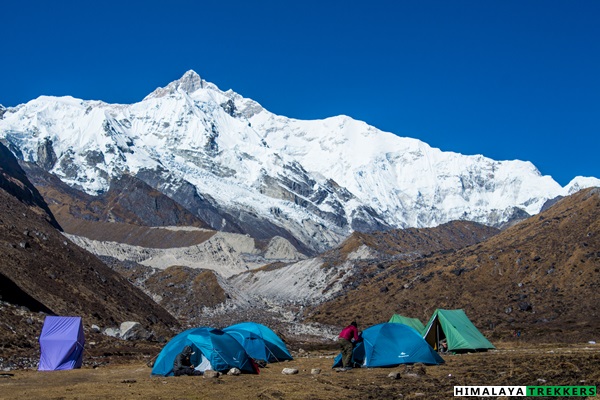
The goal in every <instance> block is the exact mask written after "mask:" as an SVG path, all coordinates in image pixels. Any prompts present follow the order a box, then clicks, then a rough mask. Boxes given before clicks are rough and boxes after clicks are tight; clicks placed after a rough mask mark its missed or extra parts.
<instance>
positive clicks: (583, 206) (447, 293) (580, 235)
mask: <svg viewBox="0 0 600 400" xmlns="http://www.w3.org/2000/svg"><path fill="white" fill-rule="evenodd" d="M384 267H385V268H382V266H381V265H380V266H379V267H377V266H367V267H366V269H365V272H364V276H366V277H367V278H368V279H366V280H365V281H364V282H363V283H362V284H361V285H358V287H357V288H356V289H355V290H351V291H349V292H348V293H347V294H346V295H344V296H343V297H339V298H337V299H335V300H333V301H331V302H328V303H325V304H322V305H320V306H318V307H316V308H315V309H314V310H313V311H312V315H311V317H310V319H312V320H316V321H321V322H326V323H336V324H340V325H341V324H344V323H347V321H349V320H351V319H353V318H358V319H359V321H360V322H361V325H362V326H363V327H366V326H368V325H371V324H375V323H379V322H384V321H387V320H388V319H389V318H390V316H391V315H392V314H393V313H400V314H403V315H406V316H409V317H418V318H420V319H421V320H422V321H423V322H425V323H426V322H427V320H428V319H429V317H430V316H431V314H432V312H433V311H434V310H435V309H436V308H446V309H454V308H462V309H465V311H466V313H467V315H468V316H469V317H470V318H471V320H472V321H473V322H474V323H475V324H476V326H478V327H479V328H480V329H482V330H483V331H484V333H486V334H487V335H488V336H489V337H491V338H492V339H494V338H500V337H510V336H511V334H512V332H513V331H514V330H521V331H522V332H523V333H524V337H526V338H530V339H532V340H554V339H556V340H563V341H564V340H572V341H576V340H589V339H592V338H593V339H597V337H596V336H597V333H598V331H599V328H600V319H599V318H598V316H599V312H600V310H599V306H600V304H599V300H600V294H599V293H600V292H599V290H598V289H599V286H600V189H598V188H592V189H587V190H584V191H581V192H579V193H577V194H575V195H573V196H570V197H567V198H565V199H562V200H561V201H559V202H558V203H557V204H556V205H554V206H553V207H551V208H550V209H548V210H546V211H544V212H542V213H540V214H539V215H536V216H534V217H531V218H529V219H527V220H526V221H523V222H521V223H519V224H517V225H515V226H513V227H511V228H509V229H507V230H506V231H504V232H502V233H500V234H498V235H496V236H494V237H491V238H490V239H488V240H487V241H485V242H482V243H479V244H476V245H472V246H469V247H467V248H465V249H462V250H459V251H457V252H453V253H448V254H434V255H432V256H430V257H428V258H425V259H421V260H418V261H414V260H413V261H402V260H398V261H395V262H393V263H390V264H386V265H385V266H384Z"/></svg>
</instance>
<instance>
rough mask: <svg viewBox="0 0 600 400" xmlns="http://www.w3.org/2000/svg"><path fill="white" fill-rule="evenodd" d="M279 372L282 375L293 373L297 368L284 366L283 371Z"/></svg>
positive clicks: (296, 371)
mask: <svg viewBox="0 0 600 400" xmlns="http://www.w3.org/2000/svg"><path fill="white" fill-rule="evenodd" d="M281 373H282V374H283V375H295V374H297V373H298V369H296V368H284V369H283V371H281Z"/></svg>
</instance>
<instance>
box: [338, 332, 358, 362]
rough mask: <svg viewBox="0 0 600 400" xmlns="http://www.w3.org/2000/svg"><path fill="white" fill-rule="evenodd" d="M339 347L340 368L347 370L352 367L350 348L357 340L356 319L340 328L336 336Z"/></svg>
mask: <svg viewBox="0 0 600 400" xmlns="http://www.w3.org/2000/svg"><path fill="white" fill-rule="evenodd" d="M338 342H339V343H340V349H341V350H342V369H343V370H345V371H348V370H350V369H352V367H351V366H350V362H351V361H352V349H353V348H354V343H356V342H358V328H357V325H356V321H352V323H350V325H348V326H347V327H345V328H344V329H342V331H341V332H340V336H339V337H338Z"/></svg>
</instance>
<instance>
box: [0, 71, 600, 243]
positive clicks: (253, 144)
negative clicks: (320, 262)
mask: <svg viewBox="0 0 600 400" xmlns="http://www.w3.org/2000/svg"><path fill="white" fill-rule="evenodd" d="M0 114H2V109H0ZM0 140H2V141H3V142H4V143H6V144H7V145H8V146H9V148H10V149H11V150H12V151H13V153H15V154H16V155H18V157H19V158H21V159H23V160H25V161H28V162H32V163H35V164H37V165H39V166H41V167H42V168H44V169H45V170H47V171H49V172H51V173H53V174H55V175H57V176H58V177H60V178H61V180H63V181H64V182H66V183H67V184H69V185H71V186H72V187H76V188H78V189H80V190H83V191H85V192H87V193H90V194H101V193H103V192H105V191H106V190H107V189H108V187H109V185H110V182H111V181H112V180H113V179H118V178H119V177H120V176H122V175H123V174H130V175H132V176H135V177H137V178H138V179H140V180H142V181H144V182H146V183H147V184H149V185H150V186H152V187H153V188H155V189H157V190H159V191H161V192H162V193H164V194H166V195H167V196H169V197H171V198H172V199H173V200H175V201H176V202H178V203H179V204H182V205H183V206H184V207H186V208H187V209H188V210H190V211H192V212H193V213H195V214H196V215H198V216H200V217H201V218H202V219H203V220H205V221H207V223H209V224H210V226H211V227H213V228H214V229H217V230H226V229H230V231H232V232H238V233H248V234H251V235H252V236H253V237H255V238H258V239H271V238H272V237H275V236H281V237H285V238H286V239H288V241H290V243H294V244H295V245H298V246H299V247H298V248H300V247H303V248H304V249H309V250H314V251H316V250H318V251H322V250H325V249H327V248H329V247H331V246H332V245H336V244H338V243H339V242H340V240H342V239H343V238H344V237H346V236H347V235H349V234H350V233H351V232H352V231H354V230H358V231H370V230H384V229H389V228H390V227H432V226H436V225H439V224H442V223H445V222H448V221H452V220H459V219H460V220H470V221H476V222H480V223H484V224H487V225H492V226H502V225H503V224H504V223H506V222H507V221H510V220H512V219H513V218H516V217H514V216H518V215H523V214H524V213H527V214H534V213H537V212H539V211H540V209H541V208H542V206H543V205H544V204H545V203H546V201H547V200H549V199H553V198H555V197H557V196H561V195H565V194H566V191H567V190H568V191H573V190H577V189H579V188H585V187H588V186H591V185H594V186H595V185H598V184H599V183H600V181H598V180H597V179H595V178H589V179H583V178H578V179H575V180H574V181H573V182H571V184H570V185H569V187H568V188H562V187H561V186H560V185H559V184H558V183H557V182H555V181H554V180H553V179H552V178H551V177H549V176H541V174H540V172H539V171H538V170H537V168H535V166H534V165H533V164H531V163H530V162H525V161H516V160H515V161H495V160H492V159H489V158H486V157H483V156H465V155H462V154H458V153H453V152H445V151H442V150H440V149H437V148H432V147H431V146H429V145H428V144H427V143H424V142H422V141H420V140H417V139H411V138H406V137H399V136H397V135H395V134H393V133H389V132H383V131H380V130H379V129H377V128H375V127H373V126H369V125H368V124H366V123H365V122H362V121H357V120H354V119H352V118H350V117H347V116H342V115H341V116H337V117H331V118H327V119H323V120H313V121H304V120H297V119H292V118H287V117H284V116H279V115H275V114H273V113H270V112H269V111H267V110H265V109H263V108H262V107H261V106H260V104H258V103H257V102H255V101H254V100H251V99H247V98H244V97H242V96H241V95H239V94H237V93H236V92H234V91H232V90H227V91H225V92H224V91H221V90H220V89H219V88H218V87H217V86H216V85H214V84H212V83H210V82H207V81H205V80H203V79H202V78H201V77H200V76H199V75H198V74H197V73H196V72H194V71H191V70H190V71H187V72H186V73H185V74H184V75H183V76H182V77H181V78H179V79H177V80H175V81H173V82H171V83H169V84H168V85H166V86H165V87H163V88H158V89H156V90H155V91H154V92H152V93H151V94H150V95H148V96H147V97H146V98H145V99H144V101H141V102H139V103H135V104H131V105H116V104H106V103H102V102H92V101H82V100H78V99H74V98H72V97H62V98H54V97H40V98H38V99H36V100H32V101H30V102H29V103H27V104H25V105H21V106H18V107H16V108H14V109H10V112H9V111H6V112H4V115H3V117H2V118H0Z"/></svg>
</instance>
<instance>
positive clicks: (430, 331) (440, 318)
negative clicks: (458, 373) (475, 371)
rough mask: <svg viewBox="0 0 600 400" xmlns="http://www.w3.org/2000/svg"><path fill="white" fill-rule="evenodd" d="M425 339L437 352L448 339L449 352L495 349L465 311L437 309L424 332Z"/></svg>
mask: <svg viewBox="0 0 600 400" xmlns="http://www.w3.org/2000/svg"><path fill="white" fill-rule="evenodd" d="M423 339H425V341H426V342H427V343H429V345H430V346H431V347H433V348H434V349H435V350H437V349H438V347H439V343H440V341H441V340H443V339H446V340H447V343H448V351H465V350H487V349H495V347H494V345H493V344H491V343H490V342H489V340H487V339H486V338H485V336H483V335H482V334H481V332H479V330H477V328H476V327H475V325H473V323H472V322H471V320H469V318H468V317H467V314H465V312H464V311H463V310H442V309H437V310H435V312H434V313H433V315H432V317H431V319H430V320H429V322H428V323H427V327H426V328H425V330H424V331H423Z"/></svg>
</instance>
